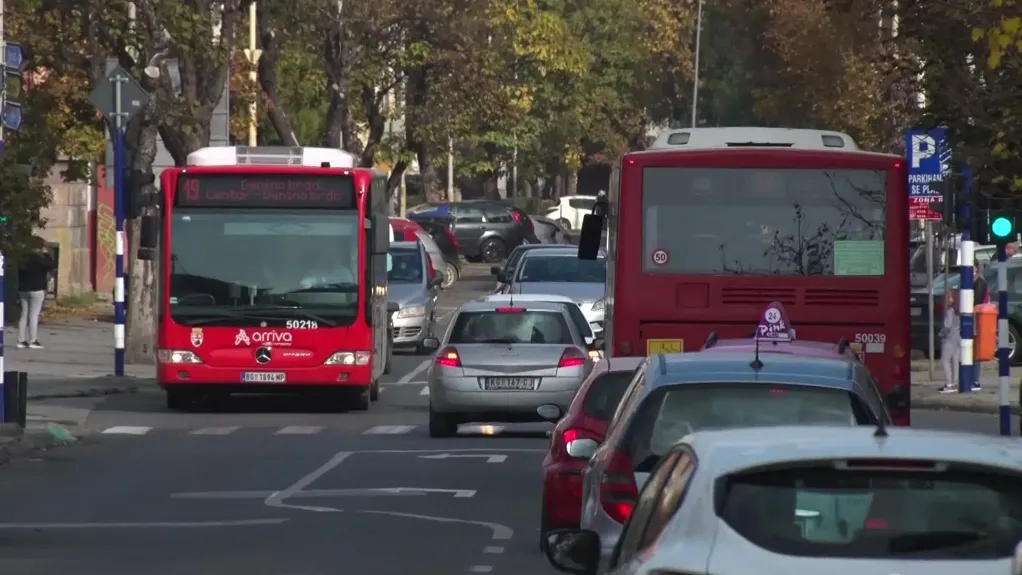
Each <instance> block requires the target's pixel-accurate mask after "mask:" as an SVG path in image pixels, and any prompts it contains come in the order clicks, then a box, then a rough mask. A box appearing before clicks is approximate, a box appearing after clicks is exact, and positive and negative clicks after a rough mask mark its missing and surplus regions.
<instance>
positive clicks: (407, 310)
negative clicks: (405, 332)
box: [394, 305, 426, 317]
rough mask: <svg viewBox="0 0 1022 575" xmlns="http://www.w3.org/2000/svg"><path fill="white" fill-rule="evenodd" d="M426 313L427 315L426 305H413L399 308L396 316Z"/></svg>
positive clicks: (415, 315)
mask: <svg viewBox="0 0 1022 575" xmlns="http://www.w3.org/2000/svg"><path fill="white" fill-rule="evenodd" d="M424 315H426V306H424V305H413V306H410V307H403V308H401V309H399V310H398V311H397V314H395V315H394V317H420V316H424Z"/></svg>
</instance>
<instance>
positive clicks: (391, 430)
mask: <svg viewBox="0 0 1022 575" xmlns="http://www.w3.org/2000/svg"><path fill="white" fill-rule="evenodd" d="M413 429H415V426H414V425H376V426H374V427H370V428H369V429H367V430H365V431H363V432H362V435H403V434H405V433H409V432H411V431H412V430H413Z"/></svg>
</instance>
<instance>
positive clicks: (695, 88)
mask: <svg viewBox="0 0 1022 575" xmlns="http://www.w3.org/2000/svg"><path fill="white" fill-rule="evenodd" d="M702 35H703V0H699V7H698V8H697V9H696V50H695V64H694V66H693V71H692V72H693V73H692V127H693V128H695V127H696V114H697V113H698V110H699V51H700V48H701V46H700V44H701V40H702Z"/></svg>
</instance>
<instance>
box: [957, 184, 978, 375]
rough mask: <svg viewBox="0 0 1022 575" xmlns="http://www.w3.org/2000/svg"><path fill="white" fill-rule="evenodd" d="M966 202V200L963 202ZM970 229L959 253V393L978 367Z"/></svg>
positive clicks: (965, 210)
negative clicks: (974, 357)
mask: <svg viewBox="0 0 1022 575" xmlns="http://www.w3.org/2000/svg"><path fill="white" fill-rule="evenodd" d="M963 203H965V202H963ZM969 209H970V208H969V205H968V204H967V203H965V205H964V206H963V207H962V211H963V212H965V213H966V214H967V213H968V211H969ZM969 236H970V234H969V230H968V229H966V230H963V231H962V242H961V245H960V246H959V248H958V250H959V253H960V254H961V255H962V271H961V274H962V283H961V288H960V289H959V290H958V315H959V317H960V319H961V328H962V346H961V348H960V349H961V358H960V361H961V367H960V368H959V371H958V393H969V392H970V391H972V384H973V383H974V382H975V381H976V369H975V366H974V365H973V364H972V357H973V356H972V352H973V342H974V340H975V338H976V322H975V318H974V317H973V312H974V311H975V309H976V302H975V300H976V292H975V290H974V289H973V288H974V278H973V277H972V276H973V270H974V268H975V266H976V254H975V250H974V243H973V241H972V240H971V239H970V237H969Z"/></svg>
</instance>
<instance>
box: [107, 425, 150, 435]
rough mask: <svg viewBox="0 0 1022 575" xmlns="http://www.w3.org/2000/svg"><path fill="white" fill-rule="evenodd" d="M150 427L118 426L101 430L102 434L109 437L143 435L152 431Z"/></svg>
mask: <svg viewBox="0 0 1022 575" xmlns="http://www.w3.org/2000/svg"><path fill="white" fill-rule="evenodd" d="M152 430H153V428H152V427H141V426H133V425H118V426H115V427H108V428H107V429H104V430H103V433H109V434H111V435H145V434H147V433H149V432H150V431H152Z"/></svg>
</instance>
